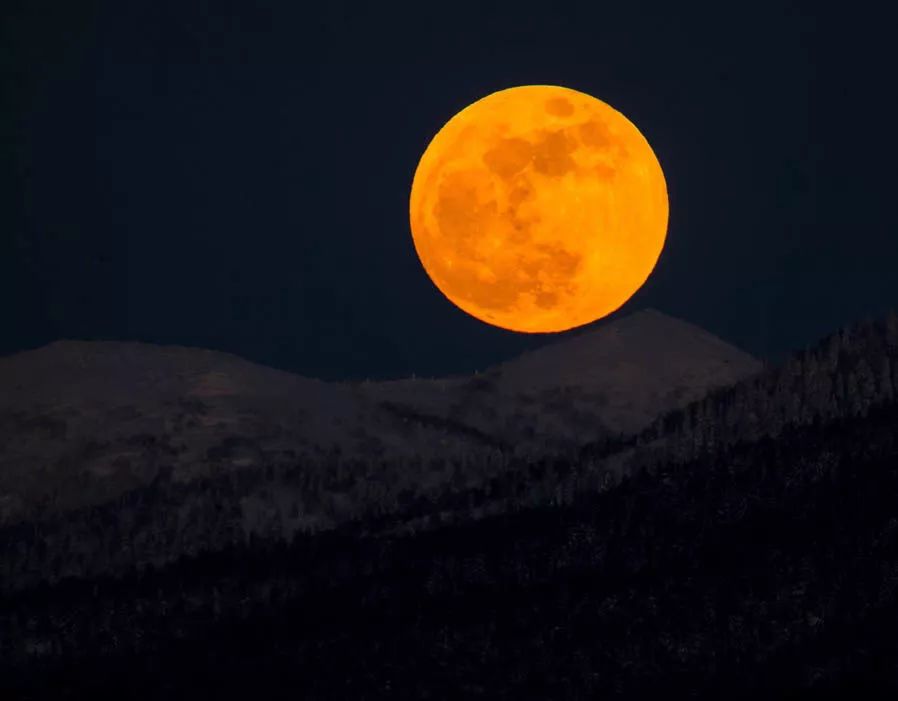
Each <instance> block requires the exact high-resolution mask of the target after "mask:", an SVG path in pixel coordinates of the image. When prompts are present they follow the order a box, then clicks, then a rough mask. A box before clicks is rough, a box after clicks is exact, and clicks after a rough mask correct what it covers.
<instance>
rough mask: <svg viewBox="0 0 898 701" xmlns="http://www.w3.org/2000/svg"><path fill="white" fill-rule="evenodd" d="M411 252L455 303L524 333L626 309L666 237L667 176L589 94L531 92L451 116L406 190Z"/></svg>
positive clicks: (508, 94) (555, 89)
mask: <svg viewBox="0 0 898 701" xmlns="http://www.w3.org/2000/svg"><path fill="white" fill-rule="evenodd" d="M409 216H410V223H411V231H412V239H413V241H414V245H415V250H416V251H417V253H418V257H419V258H420V259H421V263H422V265H423V266H424V269H425V270H426V271H427V274H428V275H429V276H430V278H431V280H433V282H434V284H435V285H436V286H437V288H438V289H439V290H440V291H441V292H442V293H443V294H444V295H445V296H446V297H447V298H449V300H450V301H452V302H453V303H454V304H456V305H457V306H458V307H460V308H461V309H463V310H464V311H466V312H467V313H468V314H470V315H472V316H474V317H476V318H477V319H480V320H481V321H484V322H486V323H488V324H492V325H494V326H499V327H501V328H505V329H510V330H513V331H520V332H525V333H549V332H557V331H564V330H567V329H571V328H574V327H576V326H582V325H583V324H588V323H589V322H591V321H595V320H596V319H599V318H601V317H603V316H606V315H608V314H610V313H611V312H613V311H615V310H616V309H618V308H619V307H620V306H621V305H623V304H624V302H626V301H627V300H628V299H629V298H630V297H631V296H632V295H633V294H634V293H635V292H636V291H637V290H638V289H639V288H640V287H641V286H642V284H643V283H644V282H645V281H646V279H647V278H648V276H649V275H650V274H651V272H652V270H653V269H654V267H655V263H656V262H657V260H658V257H659V256H660V255H661V249H662V248H663V246H664V239H665V236H666V232H667V218H668V199H667V185H666V182H665V180H664V173H663V172H662V170H661V165H660V164H659V163H658V159H657V158H656V156H655V153H654V152H653V151H652V148H651V146H649V143H648V141H646V139H645V137H643V135H642V134H641V133H640V132H639V130H638V129H637V128H636V126H635V125H634V124H633V123H632V122H630V121H629V120H628V119H627V118H626V117H625V116H624V115H623V114H621V113H620V112H618V111H617V110H615V109H614V108H612V107H611V106H610V105H608V104H606V103H604V102H602V101H601V100H599V99H597V98H595V97H592V96H591V95H587V94H586V93H582V92H579V91H577V90H572V89H570V88H564V87H559V86H554V85H525V86H520V87H514V88H509V89H507V90H500V91H499V92H495V93H492V94H490V95H487V96H486V97H484V98H482V99H480V100H478V101H476V102H474V103H473V104H471V105H469V106H468V107H466V108H464V109H463V110H462V111H461V112H459V113H458V114H456V115H455V116H454V117H452V119H450V120H449V121H448V122H447V123H446V124H445V125H444V126H443V128H442V129H440V131H439V132H437V134H436V136H435V137H434V138H433V140H432V141H431V142H430V144H429V145H428V146H427V148H426V150H425V151H424V154H423V155H422V156H421V160H420V162H419V163H418V167H417V169H416V170H415V176H414V179H413V182H412V189H411V197H410V202H409Z"/></svg>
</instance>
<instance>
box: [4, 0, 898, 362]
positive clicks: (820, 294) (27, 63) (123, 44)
mask: <svg viewBox="0 0 898 701" xmlns="http://www.w3.org/2000/svg"><path fill="white" fill-rule="evenodd" d="M303 5H306V3H300V2H295V1H291V2H266V3H262V2H248V1H246V2H227V1H225V0H215V1H213V0H207V1H205V2H203V1H195V0H153V1H152V2H150V1H149V0H134V1H131V2H126V1H123V0H119V1H117V2H99V1H88V0H85V2H55V3H54V2H43V1H41V0H25V1H20V2H11V3H9V2H8V3H4V8H3V10H0V13H2V15H0V68H2V74H0V79H2V81H3V82H2V92H0V97H2V103H0V107H2V110H0V112H2V114H0V137H2V138H0V148H2V149H3V150H2V200H0V205H2V206H0V311H2V319H3V327H2V331H0V353H9V352H13V351H16V350H21V349H25V348H30V347H35V346H38V345H41V344H43V343H46V342H49V341H52V340H55V339H57V338H96V339H135V340H143V341H151V342H160V343H178V344H184V345H196V346H204V347H210V348H216V349H221V350H226V351H231V352H235V353H238V354H240V355H243V356H245V357H247V358H250V359H252V360H255V361H258V362H261V363H265V364H268V365H273V366H276V367H282V368H285V369H290V370H294V371H297V372H300V373H303V374H308V375H317V376H322V377H327V378H344V377H349V378H354V377H365V376H371V377H378V376H380V377H383V376H397V375H404V374H410V373H412V372H415V373H417V374H419V375H429V374H442V373H455V372H465V371H469V370H472V369H475V368H482V367H484V366H486V365H487V364H489V363H492V362H495V361H497V360H500V359H502V358H505V357H508V356H510V355H513V354H515V353H517V352H519V351H520V350H522V349H524V348H528V347H532V346H534V345H538V344H540V343H545V342H546V340H547V338H546V337H543V336H540V337H527V336H521V335H518V334H514V333H511V332H506V331H502V330H500V329H496V328H493V327H490V326H486V325H484V324H482V323H481V322H478V321H476V320H475V319H472V318H470V317H468V316H467V315H465V314H464V313H463V312H461V311H459V310H458V309H456V308H455V307H454V306H453V305H451V304H450V303H449V302H448V301H446V300H445V299H444V298H443V297H442V296H441V295H440V293H439V292H438V291H437V289H436V288H435V287H434V286H433V285H432V284H431V283H430V281H429V279H428V278H427V276H426V275H425V273H424V271H423V270H422V268H421V266H420V264H419V263H418V260H417V257H416V255H415V252H414V248H413V246H412V243H411V237H410V234H409V229H408V212H407V203H408V192H409V187H410V185H411V179H412V175H413V173H414V168H415V166H416V164H417V159H418V158H419V156H420V154H421V153H422V151H423V149H424V148H425V147H426V146H427V143H428V142H429V140H430V138H431V137H432V136H433V135H434V133H435V132H436V130H437V129H439V128H440V126H442V124H443V123H444V122H445V121H446V120H447V119H448V118H449V117H451V116H452V115H453V114H454V113H455V112H457V111H458V110H459V109H461V108H462V107H464V106H465V105H467V104H469V103H470V102H472V101H474V100H476V99H478V98H480V97H482V96H484V95H485V94H487V93H489V92H492V91H494V90H498V89H501V88H505V87H510V86H512V85H519V84H525V83H552V84H560V85H565V86H568V87H572V88H575V89H578V90H582V91H584V92H587V93H590V94H593V95H595V96H596V97H599V98H600V99H603V100H605V101H607V102H609V103H610V104H612V105H613V106H615V107H616V108H617V109H619V110H621V111H622V112H623V113H624V114H626V115H627V116H628V117H629V118H630V119H631V120H632V121H633V122H635V123H636V124H637V126H639V128H640V130H641V131H642V132H643V134H645V136H646V137H647V138H648V140H649V142H650V143H651V144H652V146H653V148H654V150H655V152H656V154H657V155H658V158H659V160H660V161H661V164H662V166H663V167H664V170H665V174H666V177H667V181H668V187H669V191H670V200H671V220H670V229H669V232H668V243H667V247H666V249H665V251H664V253H663V254H662V257H661V260H660V262H659V265H658V267H657V269H656V271H655V273H654V275H653V276H652V278H650V280H649V282H648V283H647V284H646V286H645V287H644V288H643V289H642V290H641V291H640V292H639V293H638V294H637V295H636V296H635V297H634V298H633V299H632V300H631V301H630V302H629V303H628V304H627V305H626V306H625V307H624V308H623V309H622V310H621V311H620V312H619V313H620V314H626V313H628V312H631V311H635V310H637V309H640V308H643V307H645V306H652V307H655V308H657V309H659V310H661V311H664V312H667V313H669V314H672V315H674V316H678V317H681V318H684V319H687V320H689V321H692V322H694V323H697V324H699V325H701V326H703V327H705V328H707V329H708V330H710V331H712V332H714V333H717V334H719V335H720V336H722V337H723V338H725V339H727V340H729V341H731V342H733V343H735V344H737V345H740V346H742V347H744V348H745V349H747V350H749V351H751V352H754V353H756V354H759V355H764V356H768V357H777V356H778V355H781V354H782V353H784V352H785V351H787V350H789V349H792V348H795V347H800V346H802V345H804V344H806V343H808V342H811V341H813V340H815V339H816V338H817V337H818V336H820V335H823V334H825V333H827V332H829V331H830V330H832V329H834V328H835V327H837V326H839V325H841V324H844V323H846V322H849V321H852V320H855V319H858V318H861V317H864V316H867V315H878V314H880V313H882V312H883V311H884V310H885V309H887V308H889V307H893V306H896V304H898V272H896V268H898V266H896V263H898V231H896V227H895V204H894V203H895V201H896V199H895V186H896V170H895V162H896V148H895V147H896V127H895V124H896V118H898V109H896V107H898V104H896V97H895V92H894V87H893V83H894V80H893V76H892V75H891V58H892V50H891V48H890V47H891V41H892V39H891V37H890V36H889V34H888V32H889V31H890V30H889V27H890V26H891V25H890V23H889V22H888V18H885V17H881V16H878V15H877V14H876V12H875V11H864V9H863V5H862V4H859V3H853V4H852V5H850V6H846V7H845V8H843V10H842V14H839V15H837V14H835V13H830V12H828V11H824V10H822V9H821V7H820V5H824V4H822V3H805V4H802V5H798V4H795V3H787V2H778V3H770V5H769V7H764V6H763V4H759V3H745V4H744V8H743V9H734V6H733V4H732V3H720V2H708V3H692V4H691V5H689V7H688V8H686V9H684V8H683V7H682V6H680V5H679V4H677V3H670V2H652V3H648V2H646V3H636V2H626V3H624V2H615V3H609V4H607V5H604V4H603V3H601V2H589V3H582V4H568V3H564V2H557V3H553V2H540V3H537V4H534V5H533V6H528V4H527V3H521V2H518V3H507V4H498V3H490V2H480V3H476V4H472V5H471V6H470V8H466V7H465V6H464V4H463V3H462V4H459V3H425V2H419V3H415V4H414V5H412V4H411V3H408V4H407V3H383V4H380V3H365V4H362V3H347V2H341V1H340V0H335V1H333V2H327V3H321V4H320V6H318V7H316V6H314V5H313V4H309V5H307V6H306V7H305V8H303V7H302V6H303ZM406 5H407V6H406ZM585 8H588V9H585Z"/></svg>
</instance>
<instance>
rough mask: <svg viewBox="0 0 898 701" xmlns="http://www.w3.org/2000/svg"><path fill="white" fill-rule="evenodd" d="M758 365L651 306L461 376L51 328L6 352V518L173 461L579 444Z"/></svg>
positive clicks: (219, 466)
mask: <svg viewBox="0 0 898 701" xmlns="http://www.w3.org/2000/svg"><path fill="white" fill-rule="evenodd" d="M759 370H760V364H759V363H758V362H757V361H756V360H755V359H754V358H752V357H751V356H749V355H747V354H745V353H743V352H742V351H740V350H738V349H736V348H734V347H732V346H730V345H728V344H726V343H724V342H723V341H721V340H720V339H718V338H715V337H714V336H712V335H710V334H708V333H706V332H704V331H702V330H701V329H699V328H697V327H695V326H692V325H691V324H687V323H685V322H682V321H678V320H676V319H672V318H670V317H668V316H665V315H663V314H660V313H658V312H654V311H645V312H639V313H637V314H634V315H632V316H629V317H625V318H622V319H619V320H614V321H611V322H609V323H606V324H604V325H603V326H601V327H599V328H598V329H596V330H592V331H588V332H585V333H580V334H578V335H571V336H567V337H562V338H561V340H559V341H557V342H555V343H550V344H549V345H547V346H544V347H542V348H540V349H538V350H535V351H532V352H530V353H527V354H524V355H522V356H521V357H519V358H517V359H514V360H511V361H508V362H505V363H502V364H501V365H498V366H496V367H494V368H491V369H490V370H488V371H486V372H484V373H481V374H478V375H475V376H472V377H462V378H446V379H436V380H423V379H407V380H396V381H390V382H370V383H327V382H323V381H319V380H314V379H309V378H305V377H301V376H298V375H294V374H291V373H288V372H283V371H280V370H275V369H271V368H266V367H262V366H260V365H256V364H254V363H251V362H249V361H246V360H243V359H241V358H239V357H237V356H234V355H230V354H227V353H221V352H216V351H210V350H203V349H196V348H183V347H176V346H155V345H150V344H144V343H131V342H106V341H102V342H91V341H59V342H55V343H51V344H49V345H47V346H44V347H42V348H38V349H36V350H32V351H26V352H22V353H18V354H15V355H11V356H7V357H4V358H0V523H3V522H7V523H8V522H11V521H16V520H19V519H22V518H28V517H30V516H34V515H36V514H39V513H41V512H45V513H53V512H56V511H59V510H66V509H68V508H73V507H76V506H80V505H86V504H93V503H101V502H103V501H107V500H109V499H113V498H116V497H117V496H118V495H120V494H123V493H125V492H127V491H129V490H130V489H133V488H135V487H138V486H140V485H142V484H146V483H147V482H149V481H150V480H152V479H154V478H155V476H156V475H157V474H158V473H159V471H160V470H161V469H167V468H170V469H171V474H172V475H173V478H174V479H178V480H184V481H189V480H191V479H192V478H194V477H199V476H205V475H210V474H215V473H216V472H220V471H222V470H228V469H235V468H240V467H252V466H264V465H265V464H269V463H274V462H285V461H297V460H300V461H301V460H305V459H309V460H315V459H321V458H323V457H325V456H336V455H339V456H340V458H341V459H349V460H352V459H358V460H389V459H393V458H401V457H410V456H420V457H423V458H425V459H427V458H430V457H433V456H435V455H446V456H451V455H460V454H467V455H470V454H471V453H472V452H476V451H479V450H484V449H486V450H489V449H495V448H502V449H503V450H518V451H526V452H529V453H536V452H542V451H555V450H561V449H566V448H574V447H577V446H580V445H583V444H585V443H588V442H590V441H593V440H596V439H597V438H600V437H602V436H603V435H607V434H608V433H609V432H614V433H617V432H625V433H629V432H634V431H636V430H638V429H641V428H642V427H644V426H645V425H646V424H648V423H649V422H650V421H651V420H653V419H654V418H655V417H657V416H658V415H659V414H661V413H663V412H664V411H667V410H669V409H671V408H675V407H677V406H682V405H683V404H685V403H687V402H689V401H690V400H693V399H695V398H697V397H700V396H702V395H703V394H705V393H706V392H707V391H708V390H710V389H712V388H715V387H719V386H722V385H728V384H732V383H734V382H736V381H738V380H739V379H742V378H744V377H746V376H749V375H752V374H754V373H756V372H758V371H759Z"/></svg>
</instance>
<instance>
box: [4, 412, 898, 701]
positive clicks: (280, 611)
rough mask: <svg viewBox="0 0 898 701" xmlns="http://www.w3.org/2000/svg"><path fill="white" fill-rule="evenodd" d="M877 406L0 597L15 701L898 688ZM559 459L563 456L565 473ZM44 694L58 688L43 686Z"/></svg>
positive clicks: (888, 428)
mask: <svg viewBox="0 0 898 701" xmlns="http://www.w3.org/2000/svg"><path fill="white" fill-rule="evenodd" d="M896 426H898V405H896V404H894V403H892V404H888V405H882V406H878V407H874V408H872V409H871V410H870V411H869V412H868V413H867V414H866V415H865V416H855V417H839V418H836V419H833V420H831V421H828V422H824V421H821V420H819V419H817V420H814V421H812V422H811V423H810V424H809V425H806V426H803V427H797V428H787V429H785V430H784V431H782V432H781V434H780V435H779V436H778V437H776V438H769V437H768V438H762V439H761V440H759V441H757V442H753V443H744V442H743V443H739V444H737V445H735V446H733V447H732V448H729V449H727V450H725V451H722V452H719V453H717V454H715V455H705V456H703V457H701V458H700V459H698V460H695V461H692V462H689V463H688V464H682V465H679V466H677V467H674V468H661V469H659V470H657V471H655V472H650V471H641V472H639V473H638V474H635V475H633V476H632V477H628V478H625V479H624V480H623V481H622V482H621V483H620V484H618V485H616V486H614V487H611V488H609V489H608V490H606V491H605V492H603V493H601V494H592V495H582V496H581V497H579V498H576V499H574V501H573V503H572V504H570V505H566V506H560V507H551V506H544V507H539V508H529V509H522V510H519V511H517V512H515V513H509V514H505V515H501V516H496V517H489V518H485V519H482V520H480V521H477V522H472V523H466V524H460V525H457V526H442V527H436V528H432V529H429V530H426V531H424V532H421V533H418V534H414V535H405V536H401V537H365V536H362V535H361V524H355V525H350V526H346V527H344V528H342V529H339V530H338V531H332V532H328V533H322V534H319V535H306V536H299V535H298V536H296V537H294V538H293V539H292V540H291V541H289V542H288V541H284V540H280V539H271V540H264V539H259V538H255V537H253V538H252V539H251V540H250V541H249V542H248V543H246V544H244V545H239V546H229V547H226V548H222V549H220V550H219V551H218V552H216V553H210V554H207V555H199V556H196V557H192V558H183V559H181V560H180V561H179V562H177V563H174V564H171V565H169V566H166V567H164V568H162V569H158V570H156V569H151V570H145V571H143V572H140V573H137V572H133V573H131V574H129V575H127V576H125V577H123V578H120V579H112V578H96V579H93V580H70V581H65V582H62V583H60V584H57V585H55V586H53V587H48V586H40V587H37V588H34V589H32V590H30V591H27V592H20V593H19V594H16V595H9V596H7V597H6V598H5V599H3V600H2V603H0V630H2V631H3V635H2V636H0V641H2V642H0V659H2V660H3V669H0V690H2V691H3V692H5V694H7V695H11V697H12V698H54V699H64V698H107V697H108V698H113V697H114V698H133V699H162V698H196V697H217V698H243V697H245V696H246V695H248V694H254V695H270V696H276V695H277V694H278V693H281V694H282V693H284V692H285V691H289V693H291V694H292V695H295V696H296V697H298V698H307V699H333V698H358V699H377V698H384V699H386V698H431V699H458V698H489V699H521V698H539V699H545V698H565V699H576V698H657V697H659V696H661V695H664V696H665V697H671V696H673V697H681V696H685V695H690V696H691V697H692V698H708V699H720V698H729V699H732V698H745V699H749V698H751V699H755V698H757V697H758V696H759V695H761V696H763V697H772V698H818V697H819V695H820V694H822V693H824V692H827V693H829V694H832V695H833V696H834V697H841V698H847V697H857V695H859V694H861V695H867V696H869V695H870V694H872V693H874V692H876V693H884V692H889V691H890V692H898V627H896V626H895V625H894V621H895V620H896V616H898V510H896V507H895V504H896V503H898V431H896ZM568 469H571V470H573V469H576V464H571V465H569V466H568ZM63 690H65V691H63Z"/></svg>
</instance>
